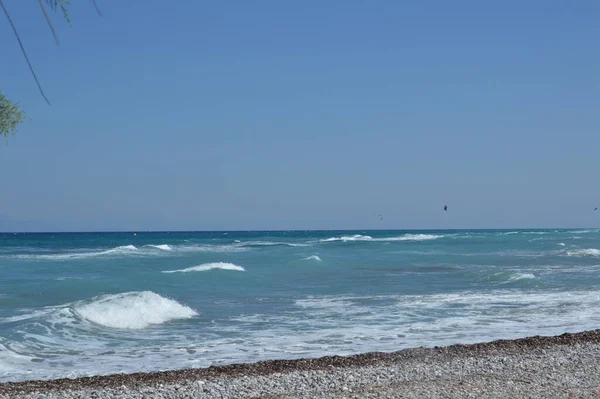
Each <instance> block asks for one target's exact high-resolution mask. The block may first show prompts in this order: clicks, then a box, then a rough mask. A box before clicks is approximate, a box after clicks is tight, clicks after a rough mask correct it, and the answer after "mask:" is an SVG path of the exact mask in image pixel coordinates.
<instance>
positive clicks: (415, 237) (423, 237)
mask: <svg viewBox="0 0 600 399" xmlns="http://www.w3.org/2000/svg"><path fill="white" fill-rule="evenodd" d="M442 237H444V236H443V235H434V234H404V235H401V236H398V237H383V238H373V237H371V236H366V235H360V234H356V235H353V236H342V237H330V238H325V239H322V240H319V242H335V241H342V242H352V241H368V242H391V241H427V240H435V239H438V238H442Z"/></svg>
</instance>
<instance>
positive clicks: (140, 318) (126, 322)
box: [74, 291, 197, 329]
mask: <svg viewBox="0 0 600 399" xmlns="http://www.w3.org/2000/svg"><path fill="white" fill-rule="evenodd" d="M74 311H75V312H76V313H77V314H78V315H80V316H81V317H82V318H84V319H86V320H88V321H90V322H92V323H95V324H98V325H101V326H104V327H111V328H123V329H142V328H146V327H148V326H150V325H153V324H162V323H166V322H168V321H171V320H176V319H189V318H190V317H193V316H196V315H197V313H196V312H195V311H194V310H192V309H190V308H189V307H187V306H185V305H181V304H180V303H178V302H177V301H174V300H173V299H168V298H164V297H162V296H160V295H158V294H156V293H154V292H151V291H142V292H127V293H123V294H117V295H105V296H102V297H99V298H96V299H94V300H93V301H92V302H91V303H87V304H83V305H78V306H76V307H75V308H74Z"/></svg>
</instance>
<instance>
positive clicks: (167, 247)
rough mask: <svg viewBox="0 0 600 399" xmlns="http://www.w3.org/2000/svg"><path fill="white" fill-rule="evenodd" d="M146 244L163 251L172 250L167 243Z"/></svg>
mask: <svg viewBox="0 0 600 399" xmlns="http://www.w3.org/2000/svg"><path fill="white" fill-rule="evenodd" d="M147 246H148V247H151V248H156V249H160V250H163V251H172V250H173V248H172V247H171V246H170V245H168V244H160V245H147Z"/></svg>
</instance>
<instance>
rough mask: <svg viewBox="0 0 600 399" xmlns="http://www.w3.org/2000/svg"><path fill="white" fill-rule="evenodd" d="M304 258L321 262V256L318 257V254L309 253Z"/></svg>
mask: <svg viewBox="0 0 600 399" xmlns="http://www.w3.org/2000/svg"><path fill="white" fill-rule="evenodd" d="M304 260H314V261H317V262H322V260H321V258H320V257H319V255H311V256H309V257H307V258H304Z"/></svg>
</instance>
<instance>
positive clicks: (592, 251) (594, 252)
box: [567, 248, 600, 256]
mask: <svg viewBox="0 0 600 399" xmlns="http://www.w3.org/2000/svg"><path fill="white" fill-rule="evenodd" d="M567 255H569V256H600V249H596V248H587V249H576V250H573V251H567Z"/></svg>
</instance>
